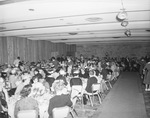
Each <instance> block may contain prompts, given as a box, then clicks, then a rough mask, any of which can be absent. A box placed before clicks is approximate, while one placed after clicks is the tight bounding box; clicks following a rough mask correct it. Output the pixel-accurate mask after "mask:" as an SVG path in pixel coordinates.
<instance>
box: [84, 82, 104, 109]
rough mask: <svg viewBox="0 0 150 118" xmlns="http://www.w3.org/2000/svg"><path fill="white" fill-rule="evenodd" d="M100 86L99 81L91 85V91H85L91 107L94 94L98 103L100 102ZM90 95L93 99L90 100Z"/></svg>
mask: <svg viewBox="0 0 150 118" xmlns="http://www.w3.org/2000/svg"><path fill="white" fill-rule="evenodd" d="M100 86H101V84H100V83H96V84H93V85H92V93H88V92H86V93H85V94H86V95H87V96H88V98H89V100H90V103H91V106H92V107H93V102H94V96H95V95H97V96H98V100H99V103H100V104H101V103H102V101H101V97H100ZM91 96H92V97H93V101H92V98H91Z"/></svg>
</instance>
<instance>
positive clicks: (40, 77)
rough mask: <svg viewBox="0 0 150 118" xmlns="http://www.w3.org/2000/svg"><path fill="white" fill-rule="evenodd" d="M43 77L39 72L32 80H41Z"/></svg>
mask: <svg viewBox="0 0 150 118" xmlns="http://www.w3.org/2000/svg"><path fill="white" fill-rule="evenodd" d="M42 78H43V76H42V75H41V74H39V73H38V74H36V75H34V76H33V77H32V80H33V81H34V80H35V79H37V80H38V81H39V79H42Z"/></svg>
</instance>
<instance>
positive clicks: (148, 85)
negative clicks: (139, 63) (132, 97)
mask: <svg viewBox="0 0 150 118" xmlns="http://www.w3.org/2000/svg"><path fill="white" fill-rule="evenodd" d="M143 72H144V81H143V83H144V84H145V91H150V60H149V61H148V63H147V64H146V65H145V67H144V69H143Z"/></svg>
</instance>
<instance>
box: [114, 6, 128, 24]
mask: <svg viewBox="0 0 150 118" xmlns="http://www.w3.org/2000/svg"><path fill="white" fill-rule="evenodd" d="M116 19H117V20H118V21H119V22H121V21H123V20H125V19H127V12H126V11H125V9H122V11H121V12H119V13H118V14H117V16H116Z"/></svg>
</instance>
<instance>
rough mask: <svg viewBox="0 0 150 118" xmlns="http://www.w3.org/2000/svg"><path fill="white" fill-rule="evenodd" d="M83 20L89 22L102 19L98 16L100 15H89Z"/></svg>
mask: <svg viewBox="0 0 150 118" xmlns="http://www.w3.org/2000/svg"><path fill="white" fill-rule="evenodd" d="M85 20H86V21H89V22H99V21H101V20H103V19H102V18H100V17H90V18H86V19H85Z"/></svg>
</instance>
